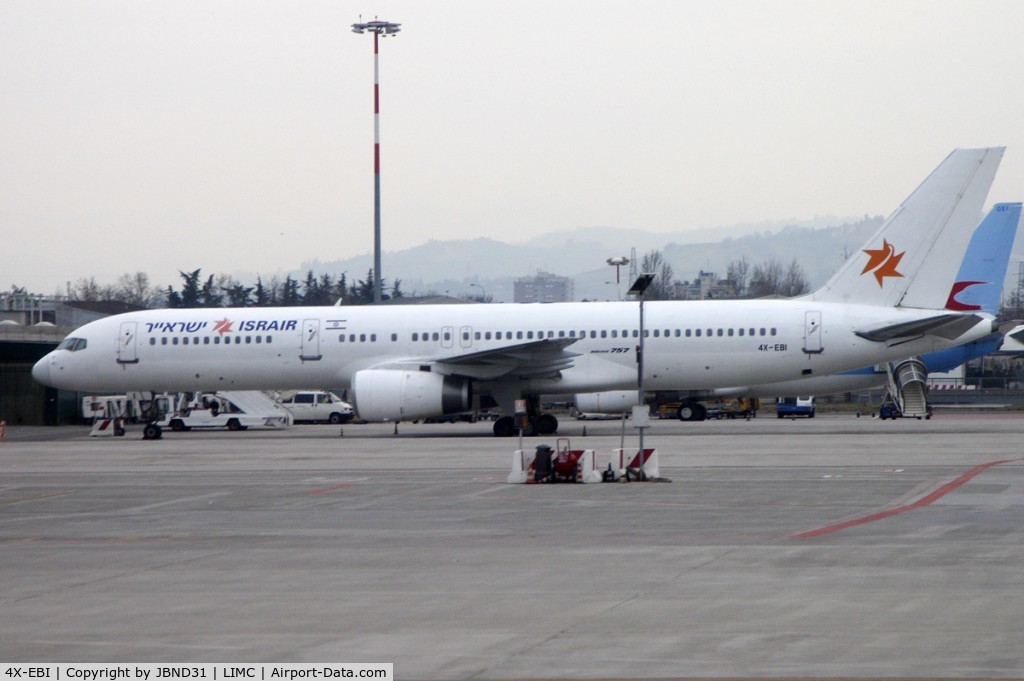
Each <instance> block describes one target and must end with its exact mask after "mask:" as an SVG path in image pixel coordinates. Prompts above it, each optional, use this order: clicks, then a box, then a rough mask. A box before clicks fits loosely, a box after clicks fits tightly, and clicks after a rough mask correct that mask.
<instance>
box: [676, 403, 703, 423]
mask: <svg viewBox="0 0 1024 681" xmlns="http://www.w3.org/2000/svg"><path fill="white" fill-rule="evenodd" d="M707 417H708V412H707V409H705V408H704V407H702V406H701V405H699V404H697V403H696V402H684V403H683V405H682V406H681V407H679V420H680V421H703V420H704V419H706V418H707Z"/></svg>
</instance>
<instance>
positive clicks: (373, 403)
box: [352, 369, 472, 421]
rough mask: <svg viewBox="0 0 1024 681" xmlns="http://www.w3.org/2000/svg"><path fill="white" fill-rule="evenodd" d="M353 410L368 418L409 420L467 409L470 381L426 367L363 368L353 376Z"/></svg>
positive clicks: (470, 402)
mask: <svg viewBox="0 0 1024 681" xmlns="http://www.w3.org/2000/svg"><path fill="white" fill-rule="evenodd" d="M352 395H353V399H354V400H355V408H356V413H357V414H359V417H360V418H363V419H366V420H367V421H387V420H390V421H412V420H415V419H422V418H427V417H428V416H441V415H443V414H455V413H458V412H460V411H468V410H469V408H470V406H471V405H472V393H471V391H470V383H469V381H467V380H465V379H459V378H453V377H451V376H444V375H442V374H435V373H432V372H429V371H404V370H397V369H394V370H393V369H366V370H364V371H357V372H356V374H355V376H353V377H352Z"/></svg>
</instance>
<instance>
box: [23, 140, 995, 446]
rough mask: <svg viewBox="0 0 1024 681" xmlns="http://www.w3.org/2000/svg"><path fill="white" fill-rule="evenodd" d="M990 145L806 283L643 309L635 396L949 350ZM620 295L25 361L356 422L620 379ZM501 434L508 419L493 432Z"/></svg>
mask: <svg viewBox="0 0 1024 681" xmlns="http://www.w3.org/2000/svg"><path fill="white" fill-rule="evenodd" d="M1002 155H1003V148H983V149H958V150H955V151H954V152H953V153H952V154H950V155H949V156H948V157H947V158H946V159H945V160H944V161H943V162H942V163H941V164H940V165H939V167H938V168H936V169H935V170H934V171H933V172H932V173H931V175H929V176H928V178H927V179H926V180H925V181H924V182H923V183H922V184H921V185H920V186H919V187H918V188H917V189H916V190H915V191H914V192H913V193H911V195H910V196H909V197H908V198H907V199H906V200H905V201H904V202H903V203H902V204H901V205H900V207H899V208H897V209H896V211H895V212H894V213H893V214H892V215H891V216H890V217H889V218H888V219H887V220H886V221H885V222H884V223H883V225H882V226H881V227H880V228H879V230H878V232H877V233H876V234H875V235H874V236H873V237H872V238H871V240H870V241H869V242H868V243H867V244H866V245H865V247H864V249H863V250H861V251H858V252H857V253H855V254H854V255H853V256H852V257H851V258H850V259H849V260H848V261H847V262H846V263H845V264H844V265H843V266H842V267H841V268H840V270H839V271H838V272H837V273H836V274H835V275H834V276H833V277H832V278H831V279H830V280H829V281H828V282H827V283H826V284H825V285H824V286H822V287H821V288H820V289H819V290H818V291H815V292H814V293H812V294H810V295H808V296H805V297H803V298H799V299H794V300H725V301H717V300H707V301H674V302H651V303H647V304H646V305H645V320H646V323H645V332H646V333H645V357H644V361H643V366H644V387H645V388H646V389H648V390H660V389H666V390H677V389H679V388H680V387H681V386H686V387H687V388H691V389H694V390H714V389H716V388H730V387H734V386H738V385H752V384H760V383H770V382H777V381H788V380H794V379H799V378H803V377H809V376H819V375H829V374H834V373H839V372H842V371H848V370H851V369H857V368H859V367H864V366H870V365H873V364H880V363H882V362H886V361H889V360H893V359H900V358H904V357H907V356H911V355H919V354H924V353H927V352H932V351H935V350H940V349H943V348H947V347H952V346H956V345H962V344H964V343H968V342H971V341H973V340H976V339H978V338H982V337H984V336H986V335H988V334H989V333H991V332H992V329H993V318H992V315H990V314H988V313H985V312H983V311H978V310H964V311H961V310H950V309H948V308H947V306H946V304H947V300H948V298H949V292H950V290H951V287H952V285H953V282H954V281H955V277H956V274H957V270H958V268H959V266H960V262H961V261H962V260H963V256H964V252H965V250H966V248H967V244H968V241H969V240H970V238H971V233H972V232H973V230H974V227H975V225H977V223H978V218H979V216H980V214H981V208H982V205H983V203H984V201H985V197H986V195H987V194H988V191H989V188H990V186H991V184H992V180H993V179H994V177H995V172H996V169H997V167H998V165H999V161H1000V160H1001V159H1002ZM637 308H638V306H637V305H636V304H635V303H556V304H528V305H439V306H430V307H412V306H409V307H395V306H380V307H378V306H356V307H337V306H336V307H326V308H325V307H304V308H303V307H289V308H215V309H167V310H148V311H143V312H131V313H127V314H122V315H116V316H113V317H108V318H106V319H102V320H99V321H95V322H91V323H89V324H86V325H85V326H83V327H81V328H79V329H77V330H75V331H74V332H72V333H71V335H70V336H68V337H67V338H66V339H65V340H64V341H63V342H62V343H61V344H60V346H58V348H57V349H56V350H54V351H53V352H51V353H50V354H48V355H47V356H46V357H44V358H43V359H41V360H40V361H39V362H38V363H37V364H36V365H35V367H34V368H33V370H32V374H33V376H34V377H35V378H36V379H37V380H38V381H40V382H41V383H44V384H46V385H49V386H53V387H56V388H63V389H68V390H82V391H105V390H112V391H115V390H116V391H136V390H152V391H200V390H201V391H213V390H247V389H269V388H275V389H287V388H303V387H307V386H317V385H319V386H337V387H341V386H347V387H348V388H349V395H350V396H351V397H352V398H353V399H354V401H355V406H356V410H357V411H358V413H359V415H360V416H361V417H362V418H365V419H369V420H385V419H391V420H396V421H398V420H413V419H419V418H424V417H428V416H437V415H442V414H449V413H456V412H460V411H467V410H470V409H472V408H474V407H476V406H480V405H484V406H491V405H494V404H497V405H499V406H501V407H502V408H503V409H505V413H506V414H511V413H512V412H513V406H514V403H515V400H517V399H521V398H526V400H527V404H528V408H529V411H530V417H531V419H532V423H533V427H534V429H535V430H536V432H538V433H540V434H550V433H554V432H555V431H556V430H557V427H558V422H557V420H556V419H555V418H554V416H552V415H550V414H542V413H540V412H539V409H538V404H539V400H538V399H537V396H538V395H541V394H567V393H584V392H599V391H607V390H629V389H634V390H635V389H636V387H637V378H638V377H637V341H638V340H639V315H638V309H637ZM494 432H495V434H496V435H512V434H513V433H514V423H513V419H512V417H511V416H505V417H502V418H501V419H499V420H498V421H496V422H495V426H494Z"/></svg>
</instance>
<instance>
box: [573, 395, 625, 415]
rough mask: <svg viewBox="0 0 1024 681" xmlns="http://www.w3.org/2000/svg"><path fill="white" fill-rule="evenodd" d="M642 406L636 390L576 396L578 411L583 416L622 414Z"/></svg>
mask: <svg viewBox="0 0 1024 681" xmlns="http://www.w3.org/2000/svg"><path fill="white" fill-rule="evenodd" d="M638 404H640V399H639V394H638V393H637V391H636V390H609V391H607V392H603V393H579V394H577V395H576V411H578V412H580V413H583V414H621V413H622V412H624V411H629V410H630V409H632V408H633V407H635V406H637V405H638Z"/></svg>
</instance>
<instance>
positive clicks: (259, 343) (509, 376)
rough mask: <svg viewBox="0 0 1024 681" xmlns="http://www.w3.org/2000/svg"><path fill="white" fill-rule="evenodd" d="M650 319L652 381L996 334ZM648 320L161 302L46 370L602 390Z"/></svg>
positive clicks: (160, 381) (561, 308) (194, 386)
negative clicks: (496, 354)
mask: <svg viewBox="0 0 1024 681" xmlns="http://www.w3.org/2000/svg"><path fill="white" fill-rule="evenodd" d="M644 313H645V318H644V327H645V330H646V337H645V339H644V357H643V366H644V388H645V389H646V390H659V389H679V388H681V387H685V388H686V389H692V390H713V389H715V388H730V387H735V386H747V385H754V384H759V383H769V382H774V381H785V380H793V379H800V378H806V377H808V376H820V375H826V374H832V373H837V372H841V371H846V370H851V369H857V368H860V367H864V366H870V365H872V364H877V363H880V362H883V361H887V360H890V359H898V358H904V357H907V356H910V355H916V354H922V353H926V352H931V351H933V350H937V349H941V348H944V347H949V346H951V345H955V344H960V343H964V342H968V341H970V340H974V339H976V338H980V337H981V336H984V335H985V334H986V333H988V332H989V331H991V325H990V324H989V323H988V320H987V319H985V320H983V321H982V322H979V323H978V324H977V325H976V327H975V328H973V329H971V330H970V331H968V332H967V333H965V334H963V335H961V336H959V337H958V338H956V339H954V340H950V341H947V340H943V339H941V338H937V337H934V336H920V337H917V338H914V339H911V340H907V339H902V340H901V341H900V342H895V341H890V342H888V343H885V342H878V341H869V340H866V339H864V338H861V337H859V336H857V335H856V334H855V331H859V330H865V329H871V328H877V327H881V326H884V325H889V324H897V323H902V322H907V321H911V320H914V319H920V318H925V317H929V316H933V315H935V314H936V313H937V311H935V310H915V309H905V308H885V307H877V306H867V305H849V304H839V303H821V302H814V301H812V300H754V301H750V300H742V301H694V302H650V303H646V304H645V307H644ZM638 327H639V306H638V304H637V303H556V304H526V305H437V306H414V305H406V306H375V307H373V306H354V307H294V308H213V309H164V310H151V311H143V312H135V313H128V314H122V315H117V316H114V317H109V318H106V319H103V320H100V321H96V322H92V323H90V324H87V325H85V326H83V327H81V328H80V329H78V330H76V331H75V332H73V333H72V334H71V336H69V339H71V338H76V339H81V340H82V341H84V343H77V344H76V343H71V344H68V341H65V344H67V345H68V347H70V348H71V349H58V350H55V351H54V352H52V353H50V354H49V355H47V356H46V357H45V358H44V359H42V360H40V362H39V363H38V364H37V366H36V368H35V369H34V370H33V375H34V376H36V378H37V379H38V380H40V381H41V382H43V383H45V384H47V385H51V386H54V387H58V388H64V389H70V390H83V391H101V390H102V391H106V390H110V391H129V390H158V391H179V390H227V389H233V390H247V389H270V388H274V389H289V388H295V389H302V388H310V387H332V388H333V387H338V388H342V387H347V386H349V385H350V384H351V382H352V379H353V376H354V375H355V374H356V372H358V371H360V370H365V369H371V368H374V369H389V368H412V369H413V370H416V369H417V368H419V370H432V371H440V372H442V373H450V374H452V375H463V376H468V377H469V378H471V379H472V380H473V382H474V386H475V390H476V392H477V394H486V393H487V392H488V390H489V386H490V387H491V388H493V389H495V391H499V390H500V391H504V393H503V394H506V395H507V392H508V390H509V389H510V387H514V389H515V391H517V392H521V393H523V394H539V393H574V392H593V391H601V390H617V389H630V388H635V387H636V385H637V352H636V349H637V346H638V344H639V333H638ZM541 338H545V339H553V340H558V339H567V338H575V339H576V340H575V341H574V342H572V343H571V344H570V345H568V347H567V348H566V349H565V350H564V353H565V354H567V355H573V356H572V357H571V366H566V367H565V368H561V370H558V371H551V372H549V373H547V374H544V373H538V372H532V373H531V372H525V371H522V370H521V367H520V366H518V365H515V364H509V363H507V362H505V363H503V362H502V361H501V360H496V359H494V358H490V357H485V358H484V359H483V360H482V361H481V363H480V364H477V365H472V366H470V367H469V368H467V362H466V361H465V358H466V357H467V356H471V355H473V354H474V353H483V354H484V355H486V354H487V352H488V351H498V350H500V349H501V348H508V347H510V346H516V345H521V344H526V343H530V342H534V341H537V340H539V339H541ZM76 345H77V349H76ZM83 346H84V347H83ZM524 354H526V355H527V357H526V358H525V359H524V361H526V362H527V363H528V361H529V356H528V355H529V353H528V352H527V353H524ZM446 358H448V359H451V358H462V359H463V362H462V363H461V364H455V363H452V364H446V363H445V360H446ZM469 364H471V362H470V363H469ZM427 367H430V368H429V369H428V368H427ZM463 371H464V373H463ZM499 386H503V387H500V388H499Z"/></svg>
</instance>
